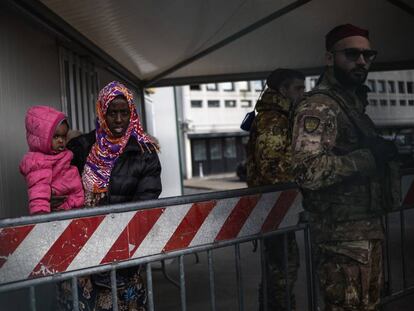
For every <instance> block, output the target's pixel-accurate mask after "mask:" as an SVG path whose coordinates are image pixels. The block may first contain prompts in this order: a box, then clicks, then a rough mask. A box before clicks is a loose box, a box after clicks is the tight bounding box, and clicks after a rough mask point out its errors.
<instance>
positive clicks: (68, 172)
mask: <svg viewBox="0 0 414 311" xmlns="http://www.w3.org/2000/svg"><path fill="white" fill-rule="evenodd" d="M25 123H26V138H27V143H28V145H29V150H30V151H29V152H28V153H26V155H25V156H24V158H23V160H22V161H21V163H20V172H21V173H22V175H23V176H24V177H25V179H26V182H27V186H28V194H29V211H30V214H36V213H50V212H51V209H55V207H54V206H52V208H51V204H50V200H51V197H54V198H57V199H58V198H62V199H63V200H62V203H61V204H60V205H59V206H57V207H56V210H68V209H72V208H77V207H81V206H83V205H84V197H83V195H84V194H83V188H82V182H81V178H80V176H79V173H78V170H77V168H76V167H75V166H72V165H70V162H71V160H72V158H73V154H72V152H71V151H69V150H67V149H66V135H67V133H68V130H69V125H68V122H67V120H66V116H65V115H64V114H63V113H62V112H60V111H57V110H55V109H53V108H51V107H47V106H34V107H31V108H30V109H29V110H28V111H27V114H26V119H25ZM58 204H59V203H58Z"/></svg>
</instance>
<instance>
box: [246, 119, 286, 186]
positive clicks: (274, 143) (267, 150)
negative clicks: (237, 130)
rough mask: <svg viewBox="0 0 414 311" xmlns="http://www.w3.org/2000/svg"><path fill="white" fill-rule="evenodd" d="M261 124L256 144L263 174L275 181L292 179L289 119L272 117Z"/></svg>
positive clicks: (258, 160)
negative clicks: (264, 123)
mask: <svg viewBox="0 0 414 311" xmlns="http://www.w3.org/2000/svg"><path fill="white" fill-rule="evenodd" d="M263 121H267V124H266V125H264V126H261V129H260V130H259V131H258V133H257V140H256V144H255V150H254V152H255V159H256V161H257V162H258V165H259V167H260V169H261V170H262V174H263V175H266V176H268V179H269V180H271V181H272V182H273V183H276V182H281V181H286V180H291V150H290V148H289V146H290V141H289V137H288V124H287V119H285V118H282V117H279V118H275V117H274V118H272V119H271V120H263Z"/></svg>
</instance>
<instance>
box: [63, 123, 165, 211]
mask: <svg viewBox="0 0 414 311" xmlns="http://www.w3.org/2000/svg"><path fill="white" fill-rule="evenodd" d="M95 141H96V136H95V131H92V132H90V133H88V134H85V135H82V136H79V137H76V138H74V139H72V140H71V141H70V142H69V144H68V146H67V148H68V149H69V150H71V151H72V152H73V160H72V164H73V165H75V166H76V167H77V168H78V170H79V173H80V174H81V175H82V172H83V168H84V166H85V163H86V158H87V157H88V155H89V152H90V150H91V148H92V146H93V144H94V143H95ZM148 147H149V148H151V151H152V152H149V151H148V150H146V148H145V152H142V149H141V147H140V146H139V145H138V143H137V141H136V140H135V139H134V138H132V137H131V139H130V140H129V141H128V144H127V146H126V147H125V149H124V152H123V153H122V154H121V155H120V156H119V158H118V159H117V160H116V162H115V165H114V168H113V169H112V172H111V177H110V180H109V192H108V196H107V198H106V201H105V202H100V203H101V204H116V203H122V202H132V201H142V200H151V199H156V198H158V196H159V195H160V193H161V189H162V187H161V178H160V174H161V164H160V161H159V159H158V155H157V152H156V151H155V150H154V148H153V147H152V146H148Z"/></svg>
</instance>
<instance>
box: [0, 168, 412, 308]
mask: <svg viewBox="0 0 414 311" xmlns="http://www.w3.org/2000/svg"><path fill="white" fill-rule="evenodd" d="M409 173H410V174H412V172H411V171H410V172H409ZM412 180H414V178H412ZM412 180H410V181H409V183H410V185H409V186H408V187H409V188H410V189H411V187H412V186H413V185H412V182H413V181H412ZM294 188H295V185H293V184H282V185H276V186H266V187H260V188H253V189H241V190H231V191H222V192H215V193H204V194H197V195H189V196H182V197H173V198H165V199H159V200H154V201H146V202H140V203H129V204H121V205H116V206H105V207H98V208H90V209H83V210H76V211H73V210H72V211H68V212H63V213H55V214H46V215H39V216H27V217H21V218H17V219H3V220H0V230H2V228H3V229H8V228H11V227H13V228H14V227H21V226H28V225H36V224H45V223H54V222H59V221H64V220H72V219H79V218H85V217H94V216H102V215H106V216H110V215H118V214H124V213H128V212H140V211H146V210H151V209H157V208H158V209H159V208H161V207H162V208H164V209H171V208H175V207H176V206H182V205H185V204H195V203H203V202H207V201H210V202H211V201H214V202H218V201H220V200H226V199H234V198H246V197H248V198H250V197H252V196H255V195H260V196H263V195H264V194H269V195H271V194H272V193H275V194H278V195H279V194H280V193H282V192H283V191H290V190H291V189H294ZM413 207H414V202H404V204H403V205H402V207H401V209H400V210H398V211H395V212H392V213H390V214H388V215H387V216H385V224H386V226H385V228H386V247H385V256H384V258H385V265H384V266H385V267H384V269H385V277H386V284H387V292H386V297H384V298H383V299H382V304H383V305H386V304H390V303H392V302H393V301H395V300H397V299H399V298H401V297H404V296H406V295H409V294H412V293H414V286H413V285H411V284H409V282H408V279H407V255H406V247H407V241H406V234H407V232H406V213H407V212H409V211H414V209H412V208H413ZM269 214H270V213H269ZM395 215H398V218H399V221H400V226H399V233H400V246H401V249H400V250H399V252H400V254H401V256H400V259H401V264H398V263H395V261H394V264H392V259H391V257H390V217H394V218H395ZM227 216H228V215H227ZM227 216H226V217H227ZM261 221H262V224H263V220H261ZM289 232H302V234H303V237H304V241H305V243H304V254H305V259H304V262H305V266H306V267H305V274H306V288H307V309H308V310H317V305H318V301H317V297H316V296H317V295H316V293H315V292H316V290H315V289H316V288H317V286H316V285H315V284H316V277H315V272H314V266H313V262H312V255H311V254H312V249H311V243H310V232H309V227H308V225H307V224H298V225H293V226H288V227H284V228H279V229H277V230H276V229H272V230H268V231H267V232H262V231H261V230H259V231H258V232H255V233H254V234H249V235H245V236H237V237H234V238H229V239H225V240H215V241H213V242H211V243H204V244H200V245H194V246H191V245H189V246H188V247H185V248H182V249H177V250H172V251H168V252H164V251H162V252H159V253H157V254H150V255H145V256H141V257H137V258H128V259H127V260H123V261H113V262H111V263H105V264H99V265H94V266H90V267H82V269H75V270H68V271H64V272H56V273H53V272H52V273H51V274H49V275H44V276H42V277H36V278H27V279H22V280H16V281H9V282H4V280H2V279H1V278H0V293H4V292H9V291H12V290H17V289H22V288H27V289H28V297H29V299H28V304H29V305H30V308H31V310H36V287H37V286H39V285H42V284H46V283H56V282H61V281H64V280H71V282H72V293H73V297H72V298H73V310H78V303H79V293H78V292H77V290H78V286H77V283H78V278H79V277H82V276H86V275H91V274H95V273H100V272H110V278H111V290H112V300H113V306H114V307H113V310H117V309H118V308H117V288H116V284H117V283H116V277H117V270H119V269H121V268H127V267H133V266H138V265H143V266H145V267H146V269H145V274H146V282H147V284H146V285H147V294H148V302H147V307H148V310H155V308H156V305H155V304H154V295H153V264H154V263H156V262H160V261H165V260H168V259H177V260H178V263H179V282H178V283H179V289H180V301H181V310H187V300H188V299H187V298H188V297H187V288H186V277H185V276H186V274H185V271H186V269H185V263H184V256H186V255H189V254H194V253H206V255H207V270H208V280H209V287H210V288H209V296H210V297H209V300H210V305H211V310H216V309H217V297H216V285H215V282H216V278H215V274H214V266H215V264H214V262H213V252H214V251H215V250H216V249H218V248H224V247H233V248H234V263H235V267H236V275H235V278H236V288H237V301H238V310H245V309H246V305H245V300H244V299H245V298H244V277H243V271H242V268H241V261H242V257H241V254H240V245H241V244H242V243H245V242H249V241H259V245H260V264H261V267H260V268H261V271H262V273H261V275H262V280H261V282H262V285H263V288H267V287H266V286H267V282H268V280H267V273H264V272H265V271H266V266H267V259H266V255H265V251H264V247H263V240H264V239H265V238H267V237H270V236H275V235H284V241H285V242H284V243H285V245H284V248H285V258H284V263H285V267H287V266H288V260H289V259H288V257H287V251H286V249H287V242H286V241H287V235H288V233H289ZM1 234H2V232H1V231H0V236H1ZM1 247H2V246H0V248H1ZM395 266H396V267H397V268H399V269H401V275H402V286H401V288H398V290H395V286H394V283H393V276H394V274H395V271H394V267H395ZM0 269H1V264H0ZM285 277H286V279H288V275H287V269H286V275H285ZM285 284H286V292H285V297H286V304H287V309H288V310H291V308H292V306H291V305H290V299H289V297H290V294H291V293H290V292H289V291H290V289H289V286H288V285H287V284H288V282H286V283H285ZM263 300H264V303H263V307H264V310H267V300H268V297H267V290H264V291H263Z"/></svg>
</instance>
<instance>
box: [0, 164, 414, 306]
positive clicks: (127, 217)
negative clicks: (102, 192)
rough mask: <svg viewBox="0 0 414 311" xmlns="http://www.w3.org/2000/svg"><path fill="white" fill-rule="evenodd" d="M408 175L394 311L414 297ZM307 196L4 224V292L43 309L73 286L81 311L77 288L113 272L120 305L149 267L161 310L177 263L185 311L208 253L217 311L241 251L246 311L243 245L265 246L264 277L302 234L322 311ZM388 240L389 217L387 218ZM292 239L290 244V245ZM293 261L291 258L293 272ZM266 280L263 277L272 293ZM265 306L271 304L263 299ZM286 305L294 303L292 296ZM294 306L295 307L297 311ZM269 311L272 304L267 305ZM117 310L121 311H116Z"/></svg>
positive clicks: (278, 188)
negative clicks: (138, 273) (271, 242)
mask: <svg viewBox="0 0 414 311" xmlns="http://www.w3.org/2000/svg"><path fill="white" fill-rule="evenodd" d="M409 174H410V175H406V174H404V173H403V176H402V184H403V187H402V207H401V209H400V210H399V211H396V212H394V213H399V220H400V224H401V225H400V228H399V229H400V244H401V250H400V252H401V265H400V268H401V270H402V276H403V280H402V288H401V289H400V290H397V291H393V287H392V285H393V282H392V281H393V279H392V275H393V272H392V267H391V264H390V263H391V259H390V256H389V250H390V247H389V245H388V244H389V243H388V241H389V239H388V238H389V237H388V236H387V246H388V247H387V248H386V250H387V253H386V256H385V258H386V266H385V270H386V271H385V272H386V277H387V284H388V289H389V291H388V293H387V297H385V298H384V299H383V301H382V303H383V304H388V303H390V302H392V301H394V300H396V299H399V298H401V297H403V296H404V295H407V294H411V293H413V291H414V288H413V286H410V285H409V284H408V281H407V278H406V274H407V268H406V263H407V258H406V253H405V248H406V246H407V245H406V226H405V224H406V219H405V217H406V216H405V214H406V212H407V211H408V210H409V209H411V208H412V207H414V175H411V174H412V172H411V171H410V172H409ZM300 210H301V196H300V193H299V192H298V190H297V189H296V187H295V185H294V184H280V185H275V186H266V187H258V188H251V189H241V190H231V191H222V192H215V193H206V194H197V195H190V196H182V197H173V198H165V199H159V200H154V201H146V202H139V203H129V204H121V205H115V206H106V207H99V208H90V209H82V210H72V211H68V212H62V213H54V214H47V215H39V216H27V217H20V218H17V219H3V220H0V292H8V291H11V290H15V289H21V288H28V289H29V303H30V306H31V308H32V310H35V309H36V286H38V285H41V284H45V283H50V282H60V281H63V280H71V281H72V287H73V301H74V305H73V308H74V310H77V308H78V305H77V301H78V299H79V297H78V293H77V290H75V289H77V285H76V284H77V280H78V278H79V277H81V276H85V275H90V274H94V273H100V272H110V275H111V283H112V293H113V300H114V301H113V303H114V306H115V305H116V299H117V297H116V295H115V293H116V272H117V270H119V269H121V268H126V267H132V266H138V265H146V270H145V271H146V279H147V290H148V308H149V310H154V300H153V286H152V263H154V262H157V261H165V260H167V259H171V258H177V259H178V261H179V271H180V278H179V287H180V298H181V309H182V310H186V308H187V304H186V301H187V295H186V284H185V265H184V261H183V258H184V256H185V255H188V254H194V253H199V252H206V253H207V260H208V274H209V286H210V300H211V309H212V310H216V296H215V277H214V269H213V267H214V264H213V259H212V251H213V250H214V249H217V248H222V247H234V256H235V257H234V260H235V266H236V279H237V289H238V291H237V292H238V298H237V300H238V305H239V310H244V309H245V301H244V297H243V282H244V279H243V273H242V270H241V265H240V260H241V256H240V244H241V243H244V242H248V241H254V240H256V241H259V242H260V243H259V244H260V254H261V260H260V262H261V269H262V271H265V270H264V269H265V267H266V256H265V254H264V249H263V243H262V241H263V239H264V238H266V237H269V236H273V235H279V234H282V235H285V237H286V236H287V234H288V232H292V231H300V232H302V233H303V236H304V240H305V245H304V248H305V257H306V258H305V264H306V282H307V299H308V309H309V310H317V304H318V302H317V297H316V296H315V287H316V286H315V279H316V278H315V275H314V269H313V264H312V256H311V252H312V250H311V243H310V233H309V228H308V225H307V224H297V220H298V217H297V216H298V213H299V211H300ZM385 220H386V221H385V223H386V225H387V226H386V228H387V232H388V231H389V216H387V217H385ZM286 240H287V239H286V238H285V243H286ZM287 261H288V258H287V256H285V264H286V265H285V266H287ZM266 282H267V280H266V273H262V284H263V288H266V287H265V286H266ZM263 294H264V300H265V301H266V300H267V299H268V297H267V291H266V290H264V291H263ZM285 294H286V297H289V296H290V293H289V288H288V287H287V288H286V293H285ZM289 302H290V300H289V299H287V304H288V305H287V307H288V309H289V310H290V309H291V306H290V305H289ZM264 309H266V303H265V304H264ZM114 310H116V307H115V309H114Z"/></svg>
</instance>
